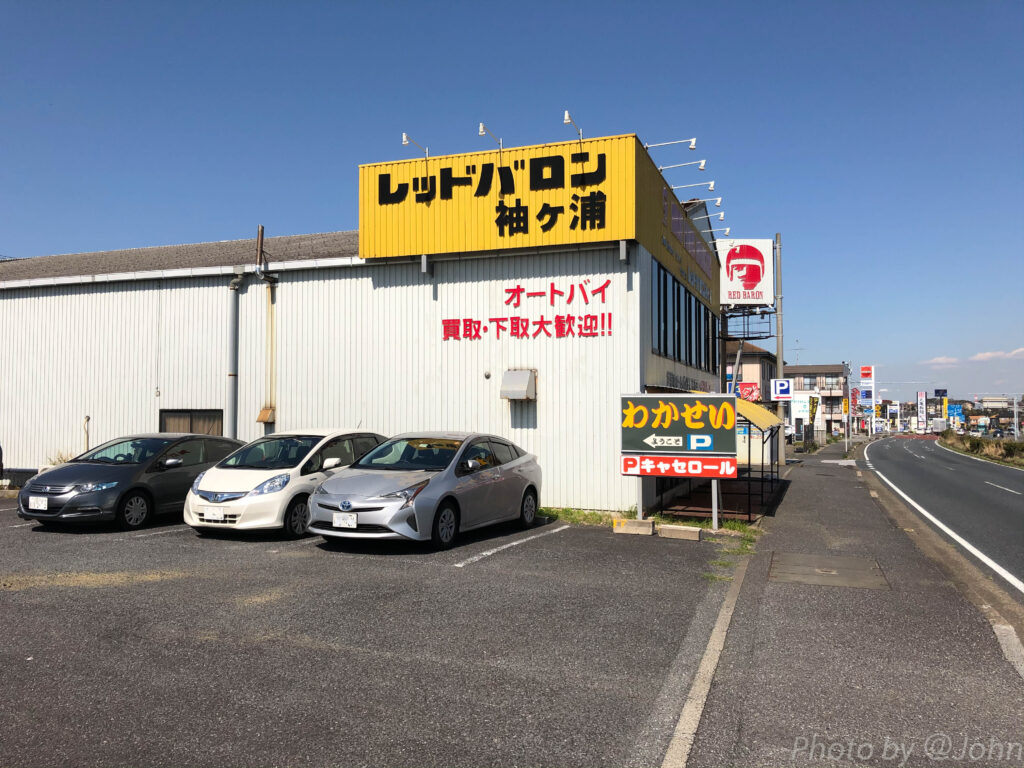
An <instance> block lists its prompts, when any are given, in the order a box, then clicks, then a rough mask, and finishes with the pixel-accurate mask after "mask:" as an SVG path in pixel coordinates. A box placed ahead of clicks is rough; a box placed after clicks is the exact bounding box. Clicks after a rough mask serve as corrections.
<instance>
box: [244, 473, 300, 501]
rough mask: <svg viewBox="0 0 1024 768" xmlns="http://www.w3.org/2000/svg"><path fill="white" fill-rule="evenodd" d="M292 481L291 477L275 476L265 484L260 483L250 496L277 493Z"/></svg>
mask: <svg viewBox="0 0 1024 768" xmlns="http://www.w3.org/2000/svg"><path fill="white" fill-rule="evenodd" d="M291 479H292V476H291V475H275V476H274V477H272V478H270V479H269V480H267V481H266V482H265V483H260V484H259V485H257V486H256V487H255V488H253V489H252V490H251V491H249V495H250V496H262V495H263V494H265V493H277V491H280V490H281V489H282V488H284V487H285V486H286V485H288V481H289V480H291Z"/></svg>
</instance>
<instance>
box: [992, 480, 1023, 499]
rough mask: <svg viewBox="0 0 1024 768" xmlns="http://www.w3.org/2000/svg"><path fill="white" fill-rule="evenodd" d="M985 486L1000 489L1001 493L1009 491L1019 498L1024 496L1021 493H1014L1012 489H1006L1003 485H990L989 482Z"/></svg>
mask: <svg viewBox="0 0 1024 768" xmlns="http://www.w3.org/2000/svg"><path fill="white" fill-rule="evenodd" d="M985 485H991V486H992V487H993V488H998V489H999V490H1001V491H1008V492H1009V493H1013V494H1016V495H1017V496H1024V494H1022V493H1021V492H1020V491H1014V490H1012V489H1010V488H1004V487H1003V486H1001V485H996V484H995V483H990V482H989V481H988V480H986V481H985Z"/></svg>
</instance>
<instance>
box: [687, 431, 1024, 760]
mask: <svg viewBox="0 0 1024 768" xmlns="http://www.w3.org/2000/svg"><path fill="white" fill-rule="evenodd" d="M801 458H802V463H800V464H797V465H795V466H793V467H791V468H788V469H787V472H788V478H787V479H788V480H789V481H791V482H790V485H789V487H788V489H787V491H786V495H785V497H784V499H783V501H782V503H781V505H780V507H779V509H778V512H777V514H776V516H775V517H774V518H766V519H765V526H764V527H765V529H766V531H767V534H766V535H765V536H763V537H762V538H761V539H760V541H759V543H758V547H757V548H758V551H757V553H756V554H755V555H754V556H753V557H752V559H751V560H750V563H749V566H748V568H747V572H746V575H745V578H744V582H743V585H742V589H741V591H740V596H739V601H738V603H737V606H736V611H735V614H734V615H733V619H732V624H731V626H730V628H729V632H728V636H727V639H726V644H725V649H724V651H723V654H722V657H721V660H720V662H719V665H718V668H717V671H716V673H715V676H714V681H713V685H712V687H711V692H710V694H709V696H708V699H707V703H706V706H705V709H704V712H703V716H702V718H701V722H700V727H699V729H698V732H697V738H696V740H695V742H694V746H693V749H692V751H691V752H690V755H689V760H688V762H687V765H688V766H692V767H694V768H696V767H698V766H700V767H702V768H703V767H705V766H706V767H707V768H726V767H727V766H743V767H745V768H746V767H753V766H771V767H772V768H776V767H778V766H790V765H792V766H837V765H865V766H875V765H877V766H932V767H933V768H934V766H938V765H942V764H945V765H957V766H962V765H972V766H974V765H977V766H1010V765H1012V766H1021V765H1024V755H1022V751H1024V679H1022V678H1021V676H1020V675H1019V674H1018V672H1017V671H1016V669H1015V668H1014V667H1013V666H1012V665H1011V664H1010V663H1009V662H1008V661H1007V660H1006V658H1005V657H1004V655H1003V650H1002V648H1001V646H1000V644H999V642H998V640H997V638H996V636H995V634H994V632H993V629H992V625H991V624H990V623H989V621H988V620H987V619H986V618H985V617H984V616H983V615H982V613H981V611H980V610H979V609H978V608H977V607H976V606H975V605H974V604H972V603H971V602H969V601H968V600H967V598H966V597H964V595H963V594H962V593H961V592H960V591H958V590H957V588H956V587H955V586H954V585H953V584H952V583H951V582H950V581H949V580H948V579H947V578H946V576H945V575H944V573H943V571H942V570H941V569H940V568H939V567H938V566H937V565H936V563H934V562H933V561H931V560H929V559H928V558H927V557H926V556H925V555H923V554H922V553H921V552H920V551H919V550H918V548H917V547H916V546H915V545H914V543H913V542H912V541H911V539H910V538H909V537H908V535H907V533H906V532H905V531H904V530H903V529H901V528H900V527H898V526H897V525H895V524H894V523H893V522H892V520H891V519H890V518H889V516H888V515H887V514H886V512H885V511H884V509H883V508H882V506H881V505H880V504H879V502H878V500H877V499H876V498H874V497H873V496H872V492H871V490H870V488H869V487H868V482H867V481H868V480H869V477H868V471H867V470H865V469H864V467H863V462H859V463H860V464H861V467H860V469H858V468H856V467H848V466H843V465H840V464H838V463H835V462H837V461H839V460H841V459H842V458H843V446H842V444H841V443H840V444H836V445H831V446H828V447H826V448H824V449H823V450H822V451H820V452H819V453H817V454H814V455H811V456H803V455H802V456H801ZM859 474H860V476H858V475H859ZM921 524H922V525H924V522H923V521H922V523H921ZM800 556H811V557H803V558H801V557H800ZM875 564H877V568H876V567H874V566H875ZM809 582H816V583H809Z"/></svg>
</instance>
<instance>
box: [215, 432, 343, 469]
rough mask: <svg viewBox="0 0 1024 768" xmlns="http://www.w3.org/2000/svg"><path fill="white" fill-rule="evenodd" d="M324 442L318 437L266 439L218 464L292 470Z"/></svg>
mask: <svg viewBox="0 0 1024 768" xmlns="http://www.w3.org/2000/svg"><path fill="white" fill-rule="evenodd" d="M321 440H323V437H319V436H316V435H282V436H280V437H278V436H271V437H264V438H261V439H259V440H257V441H256V442H254V443H250V444H249V445H243V446H242V447H241V448H239V449H238V450H237V451H235V452H234V453H232V454H231V455H230V456H228V457H227V458H226V459H224V461H222V462H221V463H220V464H218V465H217V466H218V467H222V468H224V469H291V468H292V467H297V466H298V465H299V464H300V463H301V462H302V460H303V459H305V458H306V456H307V454H309V452H310V451H311V450H313V448H314V447H315V446H316V445H317V443H319V442H320V441H321Z"/></svg>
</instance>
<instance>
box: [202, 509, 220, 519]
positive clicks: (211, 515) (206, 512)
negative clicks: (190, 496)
mask: <svg viewBox="0 0 1024 768" xmlns="http://www.w3.org/2000/svg"><path fill="white" fill-rule="evenodd" d="M203 516H204V517H205V518H206V519H207V520H223V519H224V510H223V509H217V508H216V507H203Z"/></svg>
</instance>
